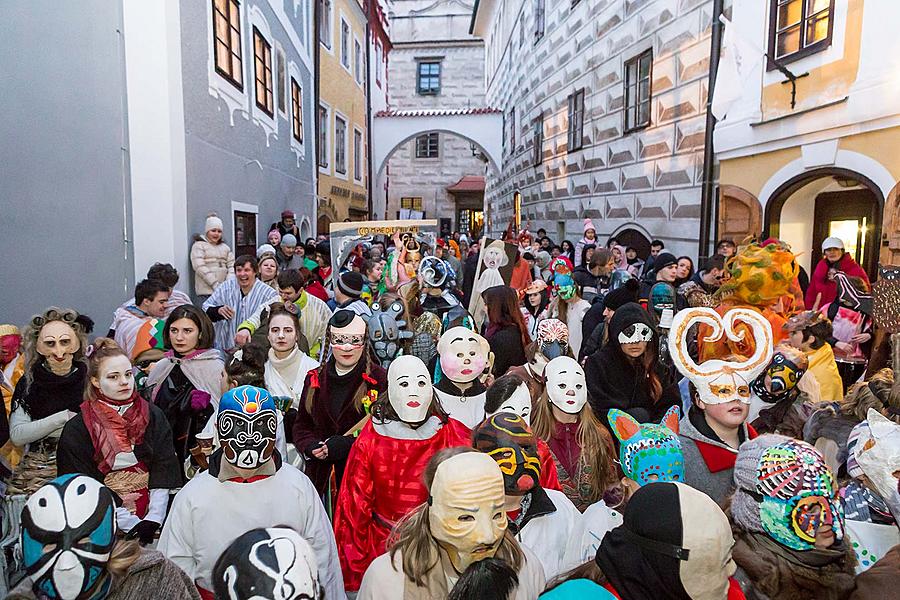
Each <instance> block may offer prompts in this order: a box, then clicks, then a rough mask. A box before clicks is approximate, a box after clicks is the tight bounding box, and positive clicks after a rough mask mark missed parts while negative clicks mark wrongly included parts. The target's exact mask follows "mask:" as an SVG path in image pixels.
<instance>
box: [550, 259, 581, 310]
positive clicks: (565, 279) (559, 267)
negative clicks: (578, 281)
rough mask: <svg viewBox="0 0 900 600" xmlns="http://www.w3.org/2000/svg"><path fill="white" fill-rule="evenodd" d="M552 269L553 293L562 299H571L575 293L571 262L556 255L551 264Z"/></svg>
mask: <svg viewBox="0 0 900 600" xmlns="http://www.w3.org/2000/svg"><path fill="white" fill-rule="evenodd" d="M551 267H552V269H553V293H554V294H556V295H557V296H559V297H560V298H561V299H562V300H571V299H572V297H573V296H574V295H575V291H576V288H575V279H574V278H573V277H572V263H571V262H569V259H567V258H563V257H561V256H560V257H557V258H555V259H553V263H552V264H551Z"/></svg>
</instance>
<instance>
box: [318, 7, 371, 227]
mask: <svg viewBox="0 0 900 600" xmlns="http://www.w3.org/2000/svg"><path fill="white" fill-rule="evenodd" d="M316 6H317V10H318V16H317V23H318V38H319V44H318V55H319V57H318V73H317V79H318V91H319V93H318V102H319V106H318V111H317V117H316V123H317V128H318V134H317V138H316V142H317V149H318V162H319V173H318V225H319V230H320V231H321V232H322V233H327V232H328V225H329V223H332V222H335V221H344V220H347V219H349V220H352V221H363V220H366V219H367V218H368V216H369V195H368V167H367V162H366V161H367V158H366V146H367V144H368V115H369V108H368V98H367V96H368V94H367V90H366V72H367V70H368V66H367V62H366V55H367V45H368V43H367V39H368V38H367V35H368V26H367V21H368V17H367V13H366V5H365V4H364V2H363V0H317V4H316Z"/></svg>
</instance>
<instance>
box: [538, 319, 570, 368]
mask: <svg viewBox="0 0 900 600" xmlns="http://www.w3.org/2000/svg"><path fill="white" fill-rule="evenodd" d="M537 344H538V351H539V352H540V353H541V354H543V355H544V357H545V358H546V359H547V360H548V361H550V360H553V359H554V358H556V357H558V356H563V355H564V354H568V352H569V328H568V327H566V324H565V323H563V322H562V321H560V320H559V319H544V320H543V321H541V322H540V323H538V328H537Z"/></svg>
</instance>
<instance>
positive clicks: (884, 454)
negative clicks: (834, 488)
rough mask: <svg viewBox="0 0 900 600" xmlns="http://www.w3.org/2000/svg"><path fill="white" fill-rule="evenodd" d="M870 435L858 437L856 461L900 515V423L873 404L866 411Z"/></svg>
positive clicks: (893, 511) (894, 513)
mask: <svg viewBox="0 0 900 600" xmlns="http://www.w3.org/2000/svg"><path fill="white" fill-rule="evenodd" d="M866 421H867V422H868V424H869V435H866V436H865V437H863V436H862V435H861V436H860V439H859V440H858V441H857V443H856V446H855V448H854V454H855V455H856V462H857V463H858V464H859V466H860V468H861V469H862V470H863V473H865V474H866V476H868V478H869V479H870V480H871V481H872V484H873V485H874V486H875V490H876V491H877V492H878V493H879V494H880V495H881V497H882V498H883V499H884V501H885V503H887V505H888V507H889V508H890V509H891V513H892V514H893V515H894V517H895V518H900V480H898V479H897V474H898V473H900V425H898V424H897V423H894V422H893V421H891V420H890V419H888V418H886V417H885V416H884V415H882V414H881V413H880V412H878V411H877V410H875V409H874V408H870V409H869V412H868V413H867V414H866Z"/></svg>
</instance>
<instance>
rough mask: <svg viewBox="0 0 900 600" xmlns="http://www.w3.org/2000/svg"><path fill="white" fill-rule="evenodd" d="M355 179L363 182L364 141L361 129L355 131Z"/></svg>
mask: <svg viewBox="0 0 900 600" xmlns="http://www.w3.org/2000/svg"><path fill="white" fill-rule="evenodd" d="M353 179H355V180H356V181H362V180H363V140H362V131H360V130H359V129H354V130H353Z"/></svg>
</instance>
